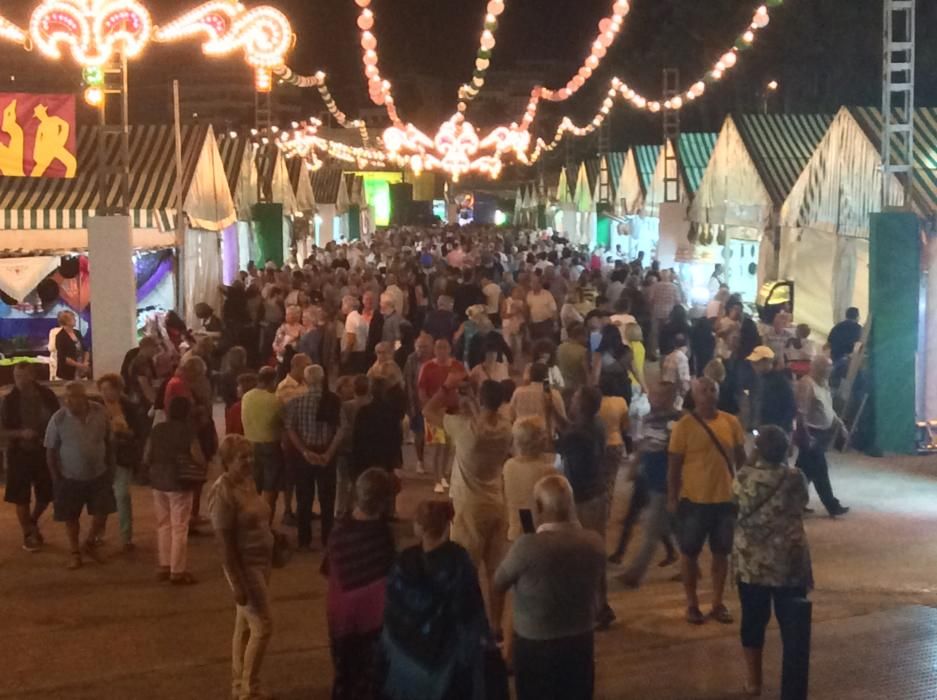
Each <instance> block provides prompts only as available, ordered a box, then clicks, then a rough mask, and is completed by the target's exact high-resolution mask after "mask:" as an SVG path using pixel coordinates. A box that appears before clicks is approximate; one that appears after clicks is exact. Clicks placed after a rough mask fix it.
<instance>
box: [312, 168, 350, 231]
mask: <svg viewBox="0 0 937 700" xmlns="http://www.w3.org/2000/svg"><path fill="white" fill-rule="evenodd" d="M311 180H312V191H313V193H314V195H315V199H316V216H315V231H316V234H315V237H316V244H317V245H320V246H324V245H325V244H326V243H330V242H331V241H346V240H347V236H348V216H347V214H348V208H349V206H350V195H349V193H348V187H347V186H346V184H345V177H344V171H343V170H342V168H341V166H338V165H323V166H322V167H321V168H319V169H318V170H314V171H313V172H312V177H311Z"/></svg>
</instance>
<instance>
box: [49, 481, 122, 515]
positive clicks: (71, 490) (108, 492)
mask: <svg viewBox="0 0 937 700" xmlns="http://www.w3.org/2000/svg"><path fill="white" fill-rule="evenodd" d="M53 490H54V492H55V498H54V499H53V505H54V509H55V520H56V521H57V522H68V521H70V520H78V518H80V517H81V511H82V510H83V509H84V508H87V509H88V515H91V516H104V515H110V514H111V513H113V512H115V511H116V510H117V502H116V501H115V500H114V488H113V484H112V478H111V475H110V474H109V473H108V474H105V475H103V476H99V477H97V478H95V479H89V480H88V481H78V480H77V479H60V480H59V482H58V483H57V484H56V485H55V488H54V489H53Z"/></svg>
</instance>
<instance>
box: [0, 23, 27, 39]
mask: <svg viewBox="0 0 937 700" xmlns="http://www.w3.org/2000/svg"><path fill="white" fill-rule="evenodd" d="M0 39H6V40H7V41H12V42H14V43H17V44H25V43H26V40H27V39H28V36H27V34H26V32H24V31H23V30H22V29H20V28H19V27H17V26H16V25H15V24H13V23H12V22H11V21H10V20H8V19H5V18H4V17H0Z"/></svg>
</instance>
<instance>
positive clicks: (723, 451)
mask: <svg viewBox="0 0 937 700" xmlns="http://www.w3.org/2000/svg"><path fill="white" fill-rule="evenodd" d="M689 414H690V415H691V416H692V417H693V420H695V421H696V422H697V423H699V425H700V427H701V428H702V429H703V430H705V431H706V434H707V435H708V436H709V439H710V440H712V443H713V445H715V446H716V449H717V450H719V454H721V455H722V459H723V460H725V463H726V469H728V470H729V476H730V477H732V478H734V477H735V468H734V467H733V466H732V460H731V459H730V458H729V453H728V452H726V448H725V447H723V446H722V443H721V442H719V438H717V437H716V434H715V433H714V432H713V431H712V428H710V427H709V426H708V425H706V421H704V420H703V419H702V418H701V417H700V416H699V414H698V413H696V411H690V412H689Z"/></svg>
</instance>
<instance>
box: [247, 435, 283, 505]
mask: <svg viewBox="0 0 937 700" xmlns="http://www.w3.org/2000/svg"><path fill="white" fill-rule="evenodd" d="M254 481H255V482H256V484H257V490H258V491H265V492H267V493H272V492H277V491H282V490H283V489H284V488H285V486H286V463H285V461H284V460H283V450H281V449H280V444H279V443H277V442H255V443H254Z"/></svg>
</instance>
